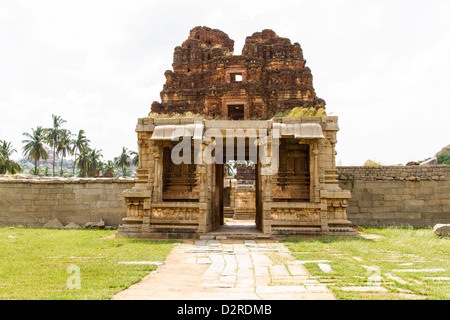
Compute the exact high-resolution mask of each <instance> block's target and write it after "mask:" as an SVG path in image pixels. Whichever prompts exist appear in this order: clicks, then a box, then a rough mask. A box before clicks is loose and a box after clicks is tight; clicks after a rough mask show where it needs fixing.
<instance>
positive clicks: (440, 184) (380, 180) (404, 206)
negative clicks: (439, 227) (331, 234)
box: [337, 166, 450, 227]
mask: <svg viewBox="0 0 450 320" xmlns="http://www.w3.org/2000/svg"><path fill="white" fill-rule="evenodd" d="M337 169H338V176H339V185H340V187H341V188H343V189H346V190H350V191H351V192H352V198H351V199H350V200H349V207H348V208H347V215H348V219H349V220H350V221H351V222H353V224H356V225H366V226H404V225H410V226H414V227H430V226H433V225H435V224H437V223H450V166H381V167H337Z"/></svg>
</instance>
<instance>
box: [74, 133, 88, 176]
mask: <svg viewBox="0 0 450 320" xmlns="http://www.w3.org/2000/svg"><path fill="white" fill-rule="evenodd" d="M89 142H90V141H89V140H88V139H87V138H86V136H85V132H84V130H80V131H78V135H77V138H76V139H74V140H72V148H73V153H74V156H75V157H74V159H75V160H74V164H73V176H74V177H75V168H76V165H75V163H76V162H77V159H78V157H77V153H78V152H80V153H81V152H83V150H84V149H86V148H88V147H89Z"/></svg>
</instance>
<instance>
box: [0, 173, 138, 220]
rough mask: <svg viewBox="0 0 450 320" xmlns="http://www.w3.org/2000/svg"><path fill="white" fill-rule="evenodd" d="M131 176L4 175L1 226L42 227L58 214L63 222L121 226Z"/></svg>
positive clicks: (0, 194) (0, 180)
mask: <svg viewBox="0 0 450 320" xmlns="http://www.w3.org/2000/svg"><path fill="white" fill-rule="evenodd" d="M133 186H134V179H129V178H124V179H123V178H86V179H81V178H80V179H76V178H75V179H74V178H69V179H60V178H21V177H0V226H17V225H22V226H26V227H41V226H43V225H44V224H46V223H47V222H48V221H49V220H51V219H53V218H57V219H58V220H59V221H61V223H62V224H63V225H67V224H68V223H70V222H76V223H77V224H79V225H80V226H84V224H86V223H87V222H98V221H100V218H101V219H103V220H104V221H105V224H106V225H107V226H112V227H117V226H118V225H119V224H121V223H122V218H124V217H125V216H126V212H127V207H126V205H125V201H124V199H123V198H122V192H123V190H125V189H130V188H132V187H133Z"/></svg>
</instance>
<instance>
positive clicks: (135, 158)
mask: <svg viewBox="0 0 450 320" xmlns="http://www.w3.org/2000/svg"><path fill="white" fill-rule="evenodd" d="M130 157H132V158H131V165H133V166H135V167H137V166H138V165H139V153H138V152H136V151H131V150H130Z"/></svg>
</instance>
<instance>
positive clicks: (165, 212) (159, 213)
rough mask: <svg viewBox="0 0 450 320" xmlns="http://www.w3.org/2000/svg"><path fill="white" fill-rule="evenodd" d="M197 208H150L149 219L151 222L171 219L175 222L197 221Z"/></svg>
mask: <svg viewBox="0 0 450 320" xmlns="http://www.w3.org/2000/svg"><path fill="white" fill-rule="evenodd" d="M198 219H199V208H193V207H178V206H174V207H166V208H152V211H151V218H150V221H151V222H152V223H157V222H162V221H171V222H173V223H176V222H177V221H178V222H180V223H183V222H184V223H191V224H193V223H198Z"/></svg>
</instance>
